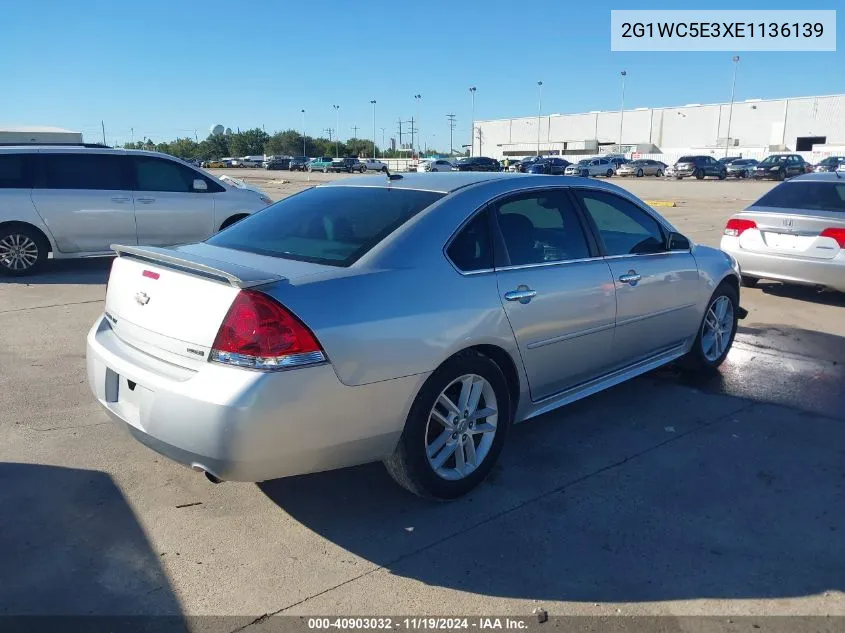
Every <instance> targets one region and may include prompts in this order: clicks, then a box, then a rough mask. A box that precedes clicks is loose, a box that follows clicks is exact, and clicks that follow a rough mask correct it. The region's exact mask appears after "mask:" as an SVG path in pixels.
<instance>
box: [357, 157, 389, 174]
mask: <svg viewBox="0 0 845 633" xmlns="http://www.w3.org/2000/svg"><path fill="white" fill-rule="evenodd" d="M361 164H362V165H363V166H364V169H365V170H366V171H387V165H385V164H384V163H383V162H381V161H380V160H378V159H375V158H363V159H361Z"/></svg>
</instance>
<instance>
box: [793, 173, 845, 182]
mask: <svg viewBox="0 0 845 633" xmlns="http://www.w3.org/2000/svg"><path fill="white" fill-rule="evenodd" d="M819 181H821V182H839V183H842V184H843V185H845V176H843V175H842V174H838V175H837V172H835V171H822V172H813V173H812V174H801V175H800V176H795V177H794V178H790V179H789V182H819Z"/></svg>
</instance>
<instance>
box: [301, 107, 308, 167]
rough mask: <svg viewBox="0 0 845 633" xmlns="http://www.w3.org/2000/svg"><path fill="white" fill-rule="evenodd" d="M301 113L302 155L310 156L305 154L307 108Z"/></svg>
mask: <svg viewBox="0 0 845 633" xmlns="http://www.w3.org/2000/svg"><path fill="white" fill-rule="evenodd" d="M300 112H302V155H303V156H308V154H306V153H305V108H303V109H302V110H300Z"/></svg>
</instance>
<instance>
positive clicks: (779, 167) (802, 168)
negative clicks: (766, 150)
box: [754, 154, 808, 180]
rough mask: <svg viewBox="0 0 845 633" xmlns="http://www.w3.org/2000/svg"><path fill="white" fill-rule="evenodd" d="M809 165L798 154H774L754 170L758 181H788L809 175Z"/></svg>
mask: <svg viewBox="0 0 845 633" xmlns="http://www.w3.org/2000/svg"><path fill="white" fill-rule="evenodd" d="M807 167H808V163H807V161H805V160H804V159H803V158H801V156H799V155H798V154H773V155H772V156H767V157H766V158H764V159H763V160H762V161H760V163H758V165H757V168H756V169H755V170H754V178H757V179H758V180H770V179H771V180H786V179H787V178H794V177H795V176H800V175H802V174H806V173H807Z"/></svg>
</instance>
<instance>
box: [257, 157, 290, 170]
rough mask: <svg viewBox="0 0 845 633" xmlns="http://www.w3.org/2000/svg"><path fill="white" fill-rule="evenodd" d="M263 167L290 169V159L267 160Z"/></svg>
mask: <svg viewBox="0 0 845 633" xmlns="http://www.w3.org/2000/svg"><path fill="white" fill-rule="evenodd" d="M262 166H263V167H264V169H290V158H283V157H281V156H274V157H273V158H271V159H269V160H265V161H264V163H263V165H262Z"/></svg>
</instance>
